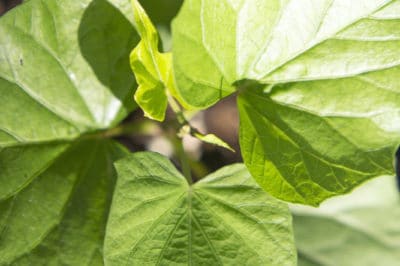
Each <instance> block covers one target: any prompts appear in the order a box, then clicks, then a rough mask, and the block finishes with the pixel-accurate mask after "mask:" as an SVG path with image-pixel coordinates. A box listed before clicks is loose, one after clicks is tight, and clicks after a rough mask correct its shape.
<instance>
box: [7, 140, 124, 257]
mask: <svg viewBox="0 0 400 266" xmlns="http://www.w3.org/2000/svg"><path fill="white" fill-rule="evenodd" d="M124 154H125V151H124V150H123V149H121V147H120V146H119V145H118V144H116V143H114V142H112V141H107V140H90V141H80V142H77V143H76V144H74V145H72V147H71V148H70V149H69V150H68V151H67V152H65V153H64V154H62V155H61V156H60V157H59V158H58V159H57V160H55V162H54V163H53V164H52V165H51V166H50V167H48V168H47V169H46V170H45V171H43V172H42V173H41V174H40V175H39V176H37V177H36V178H35V179H34V180H33V181H32V182H31V183H30V184H29V185H28V186H27V187H25V188H24V189H22V190H21V191H19V193H18V194H16V195H14V196H12V197H10V198H8V199H6V200H4V201H2V202H0V265H102V260H103V257H102V247H103V238H104V232H105V225H106V221H107V217H108V210H109V206H110V203H111V196H112V192H113V188H114V183H115V174H114V173H115V170H114V168H113V165H112V163H113V161H115V160H116V159H118V158H120V157H121V156H123V155H124ZM10 177H11V176H10Z"/></svg>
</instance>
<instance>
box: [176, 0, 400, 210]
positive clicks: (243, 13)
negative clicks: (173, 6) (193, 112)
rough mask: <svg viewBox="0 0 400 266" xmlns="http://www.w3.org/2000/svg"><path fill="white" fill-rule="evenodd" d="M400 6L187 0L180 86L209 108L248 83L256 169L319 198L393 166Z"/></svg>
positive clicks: (180, 36) (296, 194)
mask: <svg viewBox="0 0 400 266" xmlns="http://www.w3.org/2000/svg"><path fill="white" fill-rule="evenodd" d="M399 6H400V4H399V1H389V0H369V1H358V2H354V1H347V2H345V1H341V0H323V1H314V0H301V1H275V0H273V1H267V0H262V1H257V3H255V2H254V1H250V0H243V1H236V2H234V3H233V2H232V1H211V0H203V1H195V0H188V1H186V2H185V4H184V6H183V8H182V11H181V12H180V14H179V16H178V18H177V19H176V20H175V22H174V24H173V34H174V62H175V66H174V67H175V73H176V77H177V85H178V89H179V93H180V94H181V95H182V98H183V99H184V100H185V101H188V102H189V104H192V105H194V106H197V107H198V108H205V107H207V106H209V105H211V104H213V103H215V102H216V101H218V100H219V99H221V98H222V97H224V96H226V95H228V94H230V93H232V92H234V87H233V84H235V85H236V86H238V88H239V90H240V93H239V109H240V117H241V118H240V119H241V126H240V127H241V129H240V132H241V136H240V143H241V150H242V153H243V158H244V161H245V163H246V165H247V167H248V168H249V170H250V172H251V173H252V175H253V176H254V177H255V178H256V180H257V182H258V183H259V184H260V185H261V186H262V187H263V188H264V189H266V190H267V191H268V192H269V193H270V194H272V195H274V196H276V197H278V198H281V199H284V200H287V201H292V202H299V203H305V204H311V205H318V204H319V203H320V202H321V201H323V200H324V199H326V198H328V197H331V196H334V195H338V194H342V193H346V192H348V191H350V190H351V189H352V188H354V187H355V186H357V185H359V184H360V183H362V182H364V181H365V180H368V179H370V178H372V177H374V176H379V175H383V174H392V173H393V169H392V165H391V160H392V159H391V158H392V156H393V154H394V149H395V146H397V145H398V144H399V139H400V127H399V125H400V86H399V84H400V31H399V26H400V8H399ZM338 14H340V19H338ZM188 25H190V26H188ZM261 85H264V86H261ZM262 87H264V89H262Z"/></svg>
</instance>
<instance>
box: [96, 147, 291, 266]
mask: <svg viewBox="0 0 400 266" xmlns="http://www.w3.org/2000/svg"><path fill="white" fill-rule="evenodd" d="M116 168H117V172H118V181H117V185H116V191H115V194H114V198H113V203H112V207H111V213H110V218H109V222H108V225H107V232H106V240H105V250H104V252H105V262H106V264H108V265H139V264H140V265H159V264H162V265H172V264H173V265H295V263H296V256H295V254H294V253H293V249H294V243H293V239H292V229H291V217H290V215H289V213H288V212H287V208H286V204H284V203H282V202H279V201H277V200H275V199H274V198H272V197H270V196H268V195H267V194H266V193H265V192H264V191H262V190H261V189H260V188H259V187H258V186H257V185H256V184H255V182H254V181H253V180H252V179H251V177H250V175H249V173H248V172H247V170H246V169H245V167H244V166H243V165H240V164H237V165H231V166H227V167H225V168H222V169H221V170H219V171H217V172H215V173H213V174H211V175H209V176H207V177H206V178H204V179H202V180H201V181H200V182H198V183H196V184H195V185H193V186H189V185H188V184H187V182H186V180H185V178H184V177H183V176H182V175H181V174H180V173H179V172H178V171H177V170H176V169H175V168H174V166H173V165H172V164H171V162H169V161H168V159H167V158H164V157H162V156H161V155H159V154H155V153H149V152H146V153H135V154H132V155H130V156H128V157H125V158H124V159H122V160H120V161H118V162H117V163H116Z"/></svg>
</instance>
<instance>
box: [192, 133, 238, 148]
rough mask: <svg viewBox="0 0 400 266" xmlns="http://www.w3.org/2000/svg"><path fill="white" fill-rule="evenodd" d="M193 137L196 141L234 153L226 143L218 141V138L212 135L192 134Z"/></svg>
mask: <svg viewBox="0 0 400 266" xmlns="http://www.w3.org/2000/svg"><path fill="white" fill-rule="evenodd" d="M194 137H196V138H197V139H199V140H201V141H203V142H206V143H209V144H213V145H216V146H219V147H222V148H225V149H227V150H230V151H231V152H235V150H234V149H233V148H232V147H231V146H229V144H228V143H226V142H225V141H223V140H222V139H220V138H219V137H217V136H216V135H214V134H206V135H203V134H201V133H194Z"/></svg>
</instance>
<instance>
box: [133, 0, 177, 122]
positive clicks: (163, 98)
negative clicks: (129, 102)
mask: <svg viewBox="0 0 400 266" xmlns="http://www.w3.org/2000/svg"><path fill="white" fill-rule="evenodd" d="M132 7H133V14H134V20H135V27H136V30H137V31H138V33H139V35H140V37H141V38H142V40H141V41H140V43H139V44H138V45H137V46H136V47H135V49H133V50H132V53H131V55H130V61H131V68H132V71H133V73H135V76H136V80H137V82H138V84H139V87H138V89H137V91H136V93H135V100H136V102H137V104H138V105H139V106H140V107H141V108H142V110H143V111H144V115H145V116H146V117H148V118H151V119H154V120H158V121H163V120H164V118H165V112H166V110H167V106H168V94H171V95H176V93H175V91H176V88H175V80H174V74H173V71H172V55H171V54H170V53H160V52H159V51H158V44H159V39H158V33H157V30H156V29H155V27H154V26H153V24H152V23H151V20H150V18H149V17H148V16H147V14H146V12H145V11H144V10H143V8H142V7H141V5H140V4H139V2H138V1H137V0H132Z"/></svg>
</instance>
